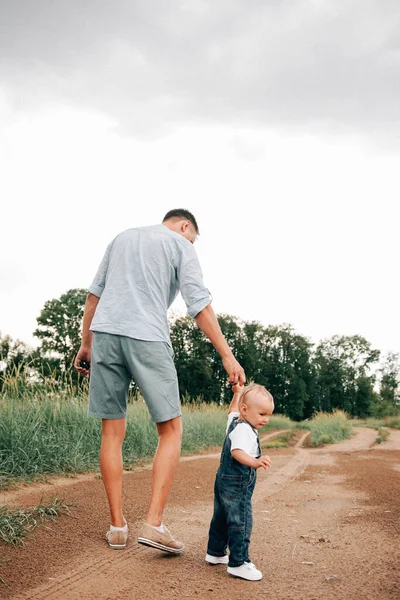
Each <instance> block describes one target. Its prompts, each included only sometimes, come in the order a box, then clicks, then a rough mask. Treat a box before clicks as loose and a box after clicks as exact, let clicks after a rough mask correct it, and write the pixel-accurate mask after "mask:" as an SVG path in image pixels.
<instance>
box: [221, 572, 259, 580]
mask: <svg viewBox="0 0 400 600" xmlns="http://www.w3.org/2000/svg"><path fill="white" fill-rule="evenodd" d="M228 575H230V576H231V577H236V578H237V579H243V580H244V581H261V579H262V576H261V577H258V578H257V579H248V578H247V577H243V576H242V575H235V573H229V571H228Z"/></svg>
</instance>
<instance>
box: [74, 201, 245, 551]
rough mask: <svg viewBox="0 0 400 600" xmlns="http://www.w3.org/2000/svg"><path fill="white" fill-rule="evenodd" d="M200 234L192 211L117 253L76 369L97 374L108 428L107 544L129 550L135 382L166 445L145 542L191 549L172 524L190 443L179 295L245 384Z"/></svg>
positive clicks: (87, 320) (174, 214) (112, 252)
mask: <svg viewBox="0 0 400 600" xmlns="http://www.w3.org/2000/svg"><path fill="white" fill-rule="evenodd" d="M198 233H199V229H198V226H197V222H196V219H195V217H194V216H193V215H192V214H191V213H190V212H189V211H187V210H184V209H176V210H171V211H169V212H168V213H167V214H166V215H165V217H164V220H163V222H162V224H161V225H155V226H150V227H138V228H134V229H128V230H127V231H124V232H122V233H121V234H119V235H118V236H117V237H116V238H115V239H114V240H113V241H112V242H111V243H110V244H109V246H108V248H107V250H106V253H105V255H104V258H103V260H102V262H101V264H100V267H99V270H98V272H97V274H96V277H95V279H94V281H93V283H92V285H91V286H90V288H89V294H88V297H87V300H86V305H85V312H84V316H83V333H82V345H81V347H80V349H79V352H78V354H77V356H76V359H75V367H76V369H77V370H78V371H79V372H80V373H81V374H83V375H89V369H90V386H89V415H91V416H94V417H99V418H101V419H102V442H101V449H100V468H101V473H102V477H103V482H104V486H105V489H106V493H107V497H108V502H109V507H110V516H111V525H110V530H109V531H108V532H107V534H106V538H107V541H108V543H109V545H110V547H111V548H115V549H119V548H124V547H125V546H126V541H127V537H128V526H127V523H126V521H125V519H124V516H123V511H122V472H123V464H122V443H123V440H124V437H125V428H126V411H127V400H128V390H129V384H130V382H131V380H132V379H134V381H135V382H136V383H137V384H138V386H139V388H140V390H141V393H142V395H143V397H144V399H145V402H146V404H147V407H148V409H149V412H150V415H151V418H152V419H153V421H155V423H156V425H157V431H158V436H159V441H158V447H157V451H156V454H155V457H154V462H153V471H152V494H151V500H150V507H149V511H148V514H147V520H146V523H145V524H144V525H143V528H142V531H141V533H140V535H139V537H138V542H140V543H142V544H146V545H148V546H152V547H155V548H158V549H160V550H164V551H167V552H171V553H174V554H179V553H180V552H182V550H183V544H182V542H180V541H178V540H175V539H174V537H173V536H172V535H171V533H170V532H169V531H168V530H167V529H166V528H165V527H164V525H163V523H162V517H163V512H164V508H165V504H166V501H167V498H168V493H169V491H170V488H171V485H172V482H173V479H174V475H175V472H176V469H177V466H178V461H179V456H180V449H181V440H182V422H181V408H180V400H179V390H178V381H177V375H176V369H175V365H174V363H173V352H172V348H171V342H170V335H169V326H168V318H167V311H168V308H169V306H170V305H171V304H172V302H173V300H174V299H175V297H176V295H177V294H178V292H179V290H180V292H181V294H182V296H183V299H184V300H185V303H186V305H187V309H188V314H189V315H190V316H191V317H193V318H194V319H195V320H196V322H197V324H198V326H199V327H200V329H201V330H202V331H203V332H204V333H205V335H206V336H207V337H208V338H209V340H210V341H211V342H212V344H213V345H214V346H215V348H216V350H217V351H218V353H219V354H220V356H221V358H222V361H223V365H224V368H225V370H226V372H227V373H228V381H229V382H230V383H231V384H236V383H240V384H241V385H243V384H244V382H245V374H244V371H243V369H242V367H241V366H240V364H239V363H238V362H237V361H236V359H235V357H234V356H233V354H232V352H231V350H230V348H229V346H228V344H227V342H226V340H225V338H224V336H223V335H222V332H221V329H220V327H219V324H218V321H217V319H216V316H215V313H214V311H213V309H212V307H211V305H210V295H209V292H208V290H207V288H206V287H205V286H204V284H203V279H202V272H201V268H200V265H199V262H198V258H197V255H196V252H195V250H194V247H193V244H194V242H195V240H196V237H197V235H198ZM82 361H83V362H82ZM85 363H87V364H85Z"/></svg>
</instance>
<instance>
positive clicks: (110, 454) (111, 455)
mask: <svg viewBox="0 0 400 600" xmlns="http://www.w3.org/2000/svg"><path fill="white" fill-rule="evenodd" d="M102 430H103V432H102V438H101V448H100V470H101V474H102V477H103V482H104V487H105V488H106V492H107V497H108V504H109V506H110V517H111V524H112V525H114V526H115V527H123V526H124V525H125V520H124V516H123V513H122V472H123V463H122V443H123V441H124V437H125V431H126V419H103V423H102Z"/></svg>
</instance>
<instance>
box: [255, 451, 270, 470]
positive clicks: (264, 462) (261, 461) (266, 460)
mask: <svg viewBox="0 0 400 600" xmlns="http://www.w3.org/2000/svg"><path fill="white" fill-rule="evenodd" d="M256 462H257V465H256V467H255V468H256V469H259V468H260V467H261V468H262V469H264V471H266V470H267V467H270V466H271V459H270V457H269V456H267V455H265V456H260V458H256Z"/></svg>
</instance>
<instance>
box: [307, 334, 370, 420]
mask: <svg viewBox="0 0 400 600" xmlns="http://www.w3.org/2000/svg"><path fill="white" fill-rule="evenodd" d="M379 355H380V352H379V350H375V349H372V348H371V344H370V343H369V342H368V341H367V340H366V339H365V338H363V337H362V336H360V335H353V336H339V335H335V336H333V337H332V338H330V339H328V340H324V341H322V342H320V344H319V345H318V346H317V349H316V352H315V356H314V365H315V369H316V388H317V396H318V397H319V406H318V410H324V411H328V412H329V411H331V410H333V409H335V408H340V409H342V410H345V411H346V412H348V413H350V414H351V415H354V416H366V415H368V414H369V412H370V408H371V407H370V405H371V402H372V401H373V399H374V392H373V385H374V382H375V376H374V374H373V372H372V367H373V366H374V365H375V364H376V363H377V361H378V360H379Z"/></svg>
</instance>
